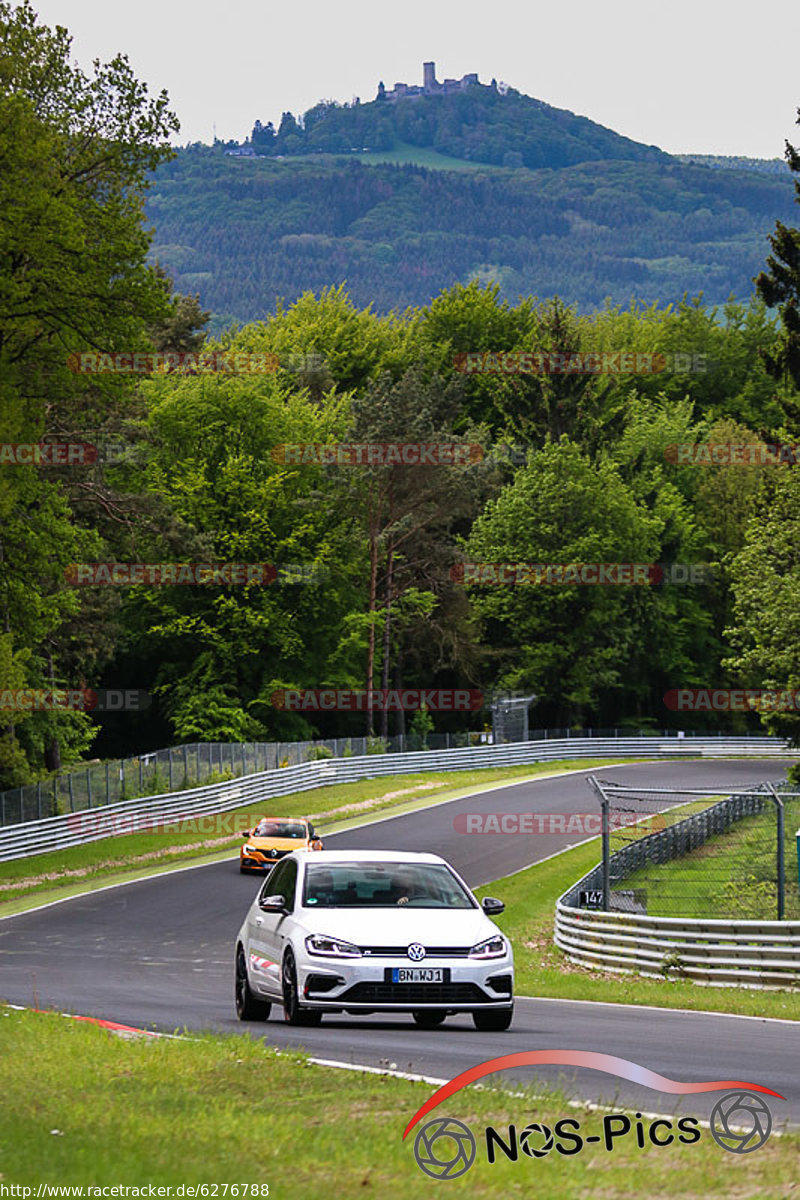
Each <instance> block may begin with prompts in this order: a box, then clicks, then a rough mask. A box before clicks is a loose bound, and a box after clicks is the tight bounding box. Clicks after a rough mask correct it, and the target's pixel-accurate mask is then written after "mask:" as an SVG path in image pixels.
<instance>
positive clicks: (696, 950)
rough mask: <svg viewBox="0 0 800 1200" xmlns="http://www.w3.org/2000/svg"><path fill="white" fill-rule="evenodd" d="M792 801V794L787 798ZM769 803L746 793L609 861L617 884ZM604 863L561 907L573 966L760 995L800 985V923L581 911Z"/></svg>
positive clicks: (563, 945) (562, 942)
mask: <svg viewBox="0 0 800 1200" xmlns="http://www.w3.org/2000/svg"><path fill="white" fill-rule="evenodd" d="M787 794H788V793H787ZM767 801H768V797H767V795H766V794H764V793H756V792H752V791H750V792H743V793H739V794H735V795H732V796H729V797H728V798H727V799H725V800H721V801H720V802H719V803H718V804H715V805H713V806H712V807H711V808H708V809H706V810H704V811H703V812H699V813H695V814H693V815H692V816H690V817H687V818H686V819H685V820H683V821H678V822H676V823H675V824H674V825H670V826H667V827H666V828H665V829H663V830H660V831H658V832H656V833H652V834H648V835H647V836H645V837H642V838H637V839H636V840H635V841H632V842H629V843H628V845H627V846H625V847H623V848H622V849H621V850H618V851H617V852H616V853H615V854H612V856H611V860H610V866H611V869H612V882H616V883H620V882H621V881H622V880H624V879H625V878H626V877H627V876H629V875H631V874H632V873H633V872H635V871H636V870H638V869H639V868H640V867H642V866H644V865H645V864H646V863H647V862H668V861H670V860H671V859H673V858H677V857H680V856H681V855H683V854H686V853H689V852H690V851H691V850H693V849H696V848H697V847H698V846H701V845H703V843H704V842H705V841H706V839H707V838H708V837H712V836H714V835H715V834H718V833H722V832H724V831H725V830H726V829H728V828H729V827H730V825H731V824H732V823H733V822H735V821H737V820H739V819H741V818H742V817H744V816H749V815H752V814H754V813H756V812H759V811H761V809H762V808H763V807H764V804H765V803H767ZM602 887H603V866H602V863H599V864H598V865H597V866H596V867H593V868H592V870H591V871H589V872H588V873H587V874H586V875H584V876H583V878H582V879H579V880H578V882H577V883H575V884H573V886H572V887H571V888H569V889H568V890H567V891H566V892H565V893H564V894H563V896H561V897H560V898H559V899H558V901H557V902H556V917H555V931H554V941H555V943H556V945H557V946H558V947H559V948H560V949H561V950H563V951H564V953H565V954H566V955H567V957H568V958H570V959H571V960H572V961H573V962H577V963H580V964H581V966H585V967H594V968H596V969H600V970H604V971H615V972H620V973H626V974H629V973H637V974H640V975H654V976H658V977H659V978H663V977H664V976H665V975H672V974H674V975H676V976H680V977H682V978H686V979H690V980H691V981H693V982H694V983H704V984H716V985H722V986H728V987H733V986H739V987H756V988H768V989H769V988H793V987H798V986H800V921H744V920H735V919H711V918H705V917H652V916H647V915H645V914H644V913H630V912H614V911H609V912H599V911H596V910H593V909H582V908H579V907H578V903H579V895H580V892H581V891H593V890H597V889H599V890H602Z"/></svg>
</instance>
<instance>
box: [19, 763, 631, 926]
mask: <svg viewBox="0 0 800 1200" xmlns="http://www.w3.org/2000/svg"><path fill="white" fill-rule="evenodd" d="M614 761H615V762H636V761H641V760H636V759H615V760H614ZM607 763H608V760H607V759H573V760H563V761H560V762H549V763H534V764H529V765H527V766H518V767H490V768H484V769H482V770H471V771H448V772H447V773H443V772H441V771H430V772H427V773H424V772H418V773H417V774H410V775H392V776H388V777H387V776H383V777H378V778H375V779H363V780H360V781H359V782H358V783H348V784H332V785H331V786H329V787H320V788H314V789H312V790H311V791H308V792H295V793H294V794H293V795H291V796H284V797H283V798H282V799H280V800H274V801H268V802H267V803H266V804H265V805H262V806H260V807H255V806H254V805H252V804H250V805H247V806H245V807H242V808H239V809H234V810H232V811H231V812H227V813H220V814H218V815H216V816H208V817H201V818H197V819H195V820H182V819H178V820H176V821H174V822H171V823H170V824H168V825H165V826H164V827H163V829H162V830H160V831H152V832H143V833H127V834H121V835H119V836H116V837H107V838H100V839H98V841H96V842H87V843H85V844H84V845H82V846H71V847H68V848H66V849H63V850H52V851H48V852H46V853H44V854H37V855H35V856H34V857H32V858H24V859H15V860H14V861H12V862H4V863H0V916H1V915H4V914H6V913H10V912H15V911H20V905H19V903H16V904H15V903H13V902H15V901H19V900H20V898H24V897H33V898H35V902H36V903H39V904H41V903H44V902H46V901H47V900H48V899H51V898H53V899H55V898H60V897H64V896H67V895H75V894H78V893H79V892H81V891H88V890H90V888H91V886H92V884H94V885H95V886H98V885H99V886H102V885H104V884H108V883H112V882H114V881H115V880H117V879H119V878H122V877H126V878H128V877H129V878H136V877H138V876H140V875H142V874H147V873H154V872H156V871H161V870H164V869H165V868H167V867H169V866H172V865H175V866H188V865H190V864H191V863H193V862H195V861H197V862H203V861H205V862H208V861H213V859H214V858H227V857H229V856H230V855H231V854H232V853H233V852H234V851H235V850H238V848H239V846H240V845H241V841H242V839H241V831H242V830H244V829H247V828H250V827H252V825H253V824H255V820H256V818H257V817H258V816H259V815H260V814H262V813H265V812H268V811H270V810H272V811H273V812H276V813H277V812H279V813H280V815H281V816H310V817H313V818H314V821H315V823H316V824H317V826H318V827H319V829H320V831H321V832H322V833H323V835H324V834H325V833H332V832H334V831H337V832H338V831H341V830H344V829H347V828H348V825H349V824H356V823H358V824H363V823H364V822H365V821H367V820H369V819H371V818H373V817H377V816H380V817H385V816H387V815H388V814H389V813H390V812H393V813H398V814H399V813H402V812H410V811H413V810H414V809H416V808H424V807H427V806H428V805H430V804H432V803H440V802H442V801H443V800H448V799H455V798H456V797H458V796H460V795H467V794H469V793H470V792H472V791H479V790H480V789H481V788H482V787H485V786H487V785H491V784H496V783H500V782H503V781H508V782H510V783H513V782H515V781H518V780H522V779H532V778H536V777H539V776H546V775H556V774H560V773H563V772H564V771H567V770H586V769H590V768H592V767H598V766H605V765H607ZM587 798H589V792H588V789H587ZM187 803H188V802H187ZM75 815H76V819H80V818H82V817H84V816H85V817H86V818H87V819H90V820H94V819H95V817H96V818H97V819H98V820H103V819H104V816H103V810H102V809H95V810H92V812H90V813H86V814H79V813H76V814H75ZM51 893H52V896H51Z"/></svg>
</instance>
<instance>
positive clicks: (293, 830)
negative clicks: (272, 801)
mask: <svg viewBox="0 0 800 1200" xmlns="http://www.w3.org/2000/svg"><path fill="white" fill-rule="evenodd" d="M252 836H253V837H274V838H306V837H307V836H308V834H307V831H306V827H305V825H304V824H303V823H302V821H259V823H258V824H257V825H256V827H255V829H254V830H253V835H252Z"/></svg>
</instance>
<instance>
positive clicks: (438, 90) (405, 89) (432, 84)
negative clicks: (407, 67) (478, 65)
mask: <svg viewBox="0 0 800 1200" xmlns="http://www.w3.org/2000/svg"><path fill="white" fill-rule="evenodd" d="M475 84H478V86H479V87H485V86H486V84H481V83H479V81H478V72H477V71H473V72H471V73H470V74H469V75H462V76H461V78H460V79H445V80H444V82H442V83H440V82H439V81H438V79H437V78H436V63H435V62H426V63H423V64H422V86H421V87H420V86H418V85H417V84H414V83H396V84H395V85H394V87H393V88H392V90H391V91H390V92H387V91H386V88H385V87H384V86H383V82H381V83H379V84H378V95H377V97H376V99H378V100H401V99H403V100H404V99H406V97H408V96H449V95H452V94H453V93H454V92H464V91H466V89H467V88H468V87H472V86H473V85H475ZM490 87H491V88H492V90H493V91H497V82H496V80H494V79H493V80H492V82H491V84H490Z"/></svg>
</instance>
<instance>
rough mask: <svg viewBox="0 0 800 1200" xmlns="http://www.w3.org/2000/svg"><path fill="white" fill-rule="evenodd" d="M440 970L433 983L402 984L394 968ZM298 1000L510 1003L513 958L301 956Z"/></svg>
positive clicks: (355, 1006) (326, 1005)
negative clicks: (414, 960) (412, 959)
mask: <svg viewBox="0 0 800 1200" xmlns="http://www.w3.org/2000/svg"><path fill="white" fill-rule="evenodd" d="M413 967H420V968H434V969H435V970H441V972H442V981H441V982H436V983H428V982H425V983H400V982H395V981H394V979H393V971H395V970H408V968H413ZM298 976H299V978H298V985H299V989H300V995H301V996H302V1004H303V1005H304V1006H306V1007H308V1008H317V1009H327V1010H328V1011H329V1012H330V1011H342V1010H343V1009H344V1010H347V1011H351V1010H352V1011H354V1012H355V1011H367V1012H411V1011H413V1010H415V1009H425V1008H436V1009H442V1008H445V1009H448V1010H449V1011H451V1012H471V1011H473V1010H474V1009H476V1008H481V1009H483V1008H508V1007H510V1005H511V1004H512V1002H513V996H514V960H513V956H512V954H511V953H510V952H507V953H506V954H505V955H504V956H503V957H502V958H500V957H498V958H491V959H475V958H468V957H466V956H464V957H462V956H458V957H438V956H436V957H434V956H430V957H427V958H426V959H425V960H424V962H421V963H412V962H410V961H409V959H408V957H407V956H406V955H402V956H400V955H397V956H394V955H392V956H378V955H374V956H372V955H370V956H367V955H365V956H364V957H362V958H349V959H348V958H337V959H335V960H331V959H330V958H328V957H323V956H319V957H317V956H312V955H304V956H303V959H302V961H301V962H300V963H298Z"/></svg>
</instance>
